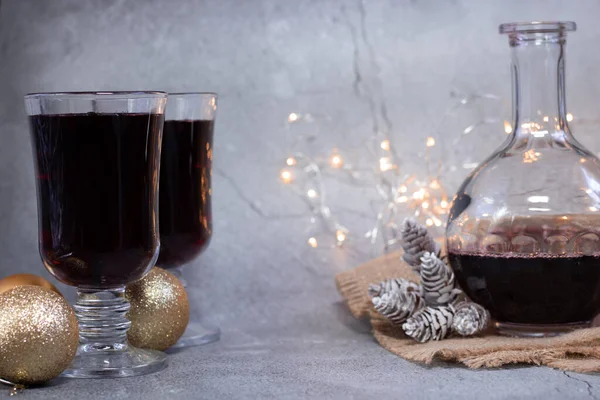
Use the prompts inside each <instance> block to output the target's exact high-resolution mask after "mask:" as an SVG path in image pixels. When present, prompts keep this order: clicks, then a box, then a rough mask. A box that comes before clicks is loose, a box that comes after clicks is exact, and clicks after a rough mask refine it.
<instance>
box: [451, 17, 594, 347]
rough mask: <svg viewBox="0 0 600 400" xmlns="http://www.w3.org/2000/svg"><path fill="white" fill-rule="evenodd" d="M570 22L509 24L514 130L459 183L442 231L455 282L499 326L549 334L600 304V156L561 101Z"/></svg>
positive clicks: (581, 321) (586, 318)
mask: <svg viewBox="0 0 600 400" xmlns="http://www.w3.org/2000/svg"><path fill="white" fill-rule="evenodd" d="M573 30H575V24H574V23H572V22H530V23H517V24H504V25H501V26H500V32H501V33H506V34H508V36H509V41H510V47H511V52H512V62H511V70H512V80H513V120H512V133H511V134H510V135H509V137H508V138H507V140H506V141H505V142H504V143H503V144H502V146H501V147H500V148H499V149H498V150H497V151H496V152H495V153H494V154H492V155H491V156H490V157H489V158H487V159H486V160H485V161H484V162H483V163H482V164H481V165H479V166H478V167H477V168H476V169H475V170H474V171H473V172H472V173H471V174H470V175H469V176H468V177H467V179H466V180H465V181H464V182H463V184H462V185H461V187H460V189H459V190H458V193H457V194H456V196H455V198H454V200H453V203H452V207H451V211H450V215H449V219H448V225H447V229H446V240H447V250H448V258H449V261H450V264H451V266H452V268H453V270H454V272H455V274H456V277H457V281H458V282H459V284H460V286H461V287H462V288H463V290H464V291H465V293H466V294H467V295H468V296H469V297H470V298H471V299H472V300H473V301H475V302H477V303H479V304H481V305H483V306H484V307H486V308H487V309H488V310H489V311H490V312H491V314H492V317H493V318H494V319H495V321H496V322H495V324H496V327H497V328H498V330H499V332H500V333H502V334H507V335H517V336H550V335H555V334H559V333H562V332H565V331H569V330H572V329H575V328H578V327H585V326H589V324H590V321H591V320H592V319H593V318H594V316H595V315H596V314H597V313H598V311H599V310H600V212H599V210H600V162H599V160H598V158H596V157H595V156H594V155H593V154H592V153H591V152H589V151H588V150H587V149H585V148H584V147H583V146H582V145H581V144H580V143H578V142H577V141H576V140H575V138H574V137H573V135H572V134H571V131H570V129H569V126H568V121H567V117H566V106H565V85H564V80H565V72H564V57H565V52H564V51H565V38H566V32H567V31H573Z"/></svg>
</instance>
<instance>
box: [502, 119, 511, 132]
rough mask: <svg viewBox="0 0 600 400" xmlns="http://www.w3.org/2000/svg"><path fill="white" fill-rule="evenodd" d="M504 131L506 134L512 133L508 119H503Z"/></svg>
mask: <svg viewBox="0 0 600 400" xmlns="http://www.w3.org/2000/svg"><path fill="white" fill-rule="evenodd" d="M504 132H506V133H507V134H509V133H512V125H511V124H510V122H508V121H504Z"/></svg>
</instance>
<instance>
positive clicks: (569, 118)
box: [567, 113, 573, 122]
mask: <svg viewBox="0 0 600 400" xmlns="http://www.w3.org/2000/svg"><path fill="white" fill-rule="evenodd" d="M567 121H569V122H571V121H573V114H571V113H567Z"/></svg>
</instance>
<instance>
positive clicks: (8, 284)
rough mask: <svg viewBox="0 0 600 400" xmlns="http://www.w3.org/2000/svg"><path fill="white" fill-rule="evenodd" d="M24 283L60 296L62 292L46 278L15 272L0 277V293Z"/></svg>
mask: <svg viewBox="0 0 600 400" xmlns="http://www.w3.org/2000/svg"><path fill="white" fill-rule="evenodd" d="M25 285H31V286H41V287H43V288H46V289H49V290H52V291H53V292H54V293H56V294H59V295H61V296H62V293H61V292H59V291H58V289H57V288H56V287H55V286H54V285H53V284H51V283H50V282H49V281H48V280H46V279H44V278H42V277H41V276H37V275H33V274H15V275H10V276H7V277H6V278H2V279H0V293H3V292H6V291H7V290H10V289H12V288H14V287H17V286H25Z"/></svg>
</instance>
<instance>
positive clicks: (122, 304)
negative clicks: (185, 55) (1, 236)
mask: <svg viewBox="0 0 600 400" xmlns="http://www.w3.org/2000/svg"><path fill="white" fill-rule="evenodd" d="M166 101H167V95H166V94H165V93H162V92H85V93H84V92H76V93H36V94H29V95H27V96H25V106H26V109H27V114H28V115H29V123H30V130H31V139H32V145H33V146H32V147H33V158H34V162H35V167H36V168H35V169H36V174H37V179H36V181H37V197H38V222H39V248H40V254H41V257H42V260H43V262H44V265H45V266H46V268H47V269H48V271H50V273H51V274H52V275H54V276H55V277H56V278H57V279H58V280H60V281H61V282H64V283H66V284H67V285H71V286H76V287H77V295H78V299H77V303H76V304H75V306H74V308H75V312H76V314H77V317H78V319H79V338H80V345H79V349H78V351H77V355H76V357H75V360H74V361H73V363H72V364H71V366H70V367H69V368H68V369H67V370H66V371H65V372H64V373H63V375H65V376H68V377H74V378H95V377H122V376H133V375H141V374H145V373H149V372H153V371H157V370H159V369H162V368H163V367H164V366H165V365H166V356H165V354H164V353H161V352H158V351H149V350H141V349H137V348H134V347H132V346H130V345H129V344H128V343H127V331H128V329H129V327H130V325H131V323H130V322H129V320H128V319H127V317H126V313H127V311H128V310H129V302H128V301H127V300H126V299H125V297H124V292H125V285H127V284H128V283H131V282H134V281H136V280H138V279H140V278H142V277H143V276H144V275H145V274H146V273H147V272H148V271H149V270H150V268H151V267H152V266H153V265H154V263H155V262H156V259H157V258H158V253H159V236H158V176H159V172H160V171H159V165H160V149H161V135H162V128H163V121H164V108H165V105H166Z"/></svg>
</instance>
